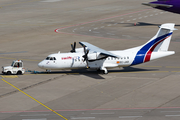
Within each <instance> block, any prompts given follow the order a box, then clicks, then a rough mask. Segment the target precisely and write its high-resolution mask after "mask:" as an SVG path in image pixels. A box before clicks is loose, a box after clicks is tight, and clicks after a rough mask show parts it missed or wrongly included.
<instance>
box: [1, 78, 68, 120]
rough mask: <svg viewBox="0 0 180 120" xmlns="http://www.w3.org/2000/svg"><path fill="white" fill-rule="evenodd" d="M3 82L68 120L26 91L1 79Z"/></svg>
mask: <svg viewBox="0 0 180 120" xmlns="http://www.w3.org/2000/svg"><path fill="white" fill-rule="evenodd" d="M1 80H2V81H4V82H5V83H7V84H9V85H10V86H12V87H14V88H15V89H17V90H18V91H20V92H21V93H23V94H25V95H26V96H28V97H30V98H31V99H33V100H34V101H36V102H37V103H39V104H40V105H42V106H44V107H45V108H47V109H48V110H50V111H52V112H54V113H55V114H57V115H58V116H60V117H61V118H63V119H65V120H68V119H67V118H65V117H64V116H62V115H61V114H59V113H57V112H56V111H54V110H53V109H51V108H49V107H48V106H46V105H44V104H43V103H41V102H40V101H38V100H36V99H35V98H33V97H32V96H30V95H29V94H27V93H25V92H24V91H22V90H21V89H19V88H17V87H16V86H14V85H13V84H11V83H9V82H8V81H6V80H4V79H1Z"/></svg>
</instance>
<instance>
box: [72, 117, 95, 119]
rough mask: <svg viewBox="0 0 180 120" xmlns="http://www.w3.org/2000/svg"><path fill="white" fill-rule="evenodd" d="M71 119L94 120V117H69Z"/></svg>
mask: <svg viewBox="0 0 180 120" xmlns="http://www.w3.org/2000/svg"><path fill="white" fill-rule="evenodd" d="M71 119H95V117H71Z"/></svg>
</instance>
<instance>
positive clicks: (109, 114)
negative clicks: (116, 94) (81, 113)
mask: <svg viewBox="0 0 180 120" xmlns="http://www.w3.org/2000/svg"><path fill="white" fill-rule="evenodd" d="M91 114H95V115H112V114H114V113H113V112H112V113H91Z"/></svg>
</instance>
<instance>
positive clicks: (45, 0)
mask: <svg viewBox="0 0 180 120" xmlns="http://www.w3.org/2000/svg"><path fill="white" fill-rule="evenodd" d="M59 1H62V0H44V1H41V2H59Z"/></svg>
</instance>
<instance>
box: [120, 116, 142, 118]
mask: <svg viewBox="0 0 180 120" xmlns="http://www.w3.org/2000/svg"><path fill="white" fill-rule="evenodd" d="M140 117H142V116H119V118H140Z"/></svg>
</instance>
